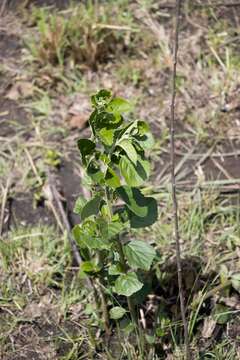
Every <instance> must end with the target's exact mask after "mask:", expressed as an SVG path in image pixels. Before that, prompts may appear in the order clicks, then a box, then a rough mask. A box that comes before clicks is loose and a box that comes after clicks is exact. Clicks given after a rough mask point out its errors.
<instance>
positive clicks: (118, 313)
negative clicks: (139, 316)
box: [109, 306, 126, 320]
mask: <svg viewBox="0 0 240 360" xmlns="http://www.w3.org/2000/svg"><path fill="white" fill-rule="evenodd" d="M109 314H110V318H111V319H114V320H119V319H121V318H122V317H123V316H124V315H125V314H126V310H125V309H124V308H122V307H121V306H115V307H113V308H112V309H111V310H110V312H109Z"/></svg>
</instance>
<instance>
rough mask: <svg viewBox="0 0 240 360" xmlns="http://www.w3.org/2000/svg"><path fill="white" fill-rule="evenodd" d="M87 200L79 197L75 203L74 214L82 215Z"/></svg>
mask: <svg viewBox="0 0 240 360" xmlns="http://www.w3.org/2000/svg"><path fill="white" fill-rule="evenodd" d="M86 202H87V200H86V199H85V198H84V197H83V196H79V197H78V198H77V200H76V202H75V205H74V208H73V212H74V214H78V215H81V212H82V208H83V207H84V205H85V204H86Z"/></svg>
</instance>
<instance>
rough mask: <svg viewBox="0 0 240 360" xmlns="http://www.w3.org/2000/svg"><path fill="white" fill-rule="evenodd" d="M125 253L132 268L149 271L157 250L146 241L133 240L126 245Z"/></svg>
mask: <svg viewBox="0 0 240 360" xmlns="http://www.w3.org/2000/svg"><path fill="white" fill-rule="evenodd" d="M124 254H125V256H126V258H127V261H128V264H129V266H130V267H131V268H133V269H138V268H139V269H142V270H146V271H147V270H149V269H150V267H151V265H152V262H153V259H154V257H155V255H156V251H155V250H154V248H153V247H152V246H151V245H149V244H147V243H145V242H144V241H139V240H133V241H131V242H130V243H128V244H127V245H125V246H124Z"/></svg>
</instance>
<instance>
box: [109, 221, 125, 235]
mask: <svg viewBox="0 0 240 360" xmlns="http://www.w3.org/2000/svg"><path fill="white" fill-rule="evenodd" d="M126 226H127V223H123V222H121V221H120V220H119V221H113V222H111V223H110V224H108V238H109V239H111V238H113V237H115V236H116V235H118V234H120V233H121V232H122V231H123V230H124V229H125V228H126Z"/></svg>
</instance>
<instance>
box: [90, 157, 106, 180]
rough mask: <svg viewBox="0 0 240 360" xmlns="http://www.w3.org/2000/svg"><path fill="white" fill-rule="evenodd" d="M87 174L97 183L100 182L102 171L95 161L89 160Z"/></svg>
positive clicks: (102, 177)
mask: <svg viewBox="0 0 240 360" xmlns="http://www.w3.org/2000/svg"><path fill="white" fill-rule="evenodd" d="M87 175H88V176H90V178H91V179H92V180H93V181H94V182H95V183H97V184H101V182H102V180H103V179H104V173H103V172H102V171H101V170H100V168H99V166H98V165H97V164H96V163H95V161H91V162H90V163H89V165H88V167H87Z"/></svg>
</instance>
